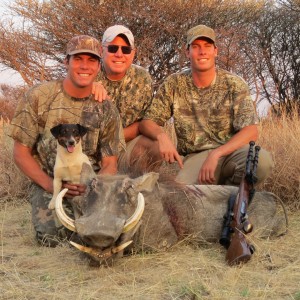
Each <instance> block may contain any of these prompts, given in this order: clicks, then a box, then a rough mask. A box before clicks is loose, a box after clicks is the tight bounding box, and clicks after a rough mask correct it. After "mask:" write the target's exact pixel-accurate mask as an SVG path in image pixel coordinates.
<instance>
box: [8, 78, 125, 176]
mask: <svg viewBox="0 0 300 300" xmlns="http://www.w3.org/2000/svg"><path fill="white" fill-rule="evenodd" d="M92 97H93V96H90V97H87V98H83V99H77V98H73V97H70V96H69V95H67V94H66V93H65V92H64V90H63V86H62V81H51V82H47V83H43V84H39V85H36V86H34V87H33V88H31V89H30V90H29V91H28V92H27V93H26V94H25V96H24V98H23V99H22V100H21V101H20V103H19V104H18V107H17V109H16V112H15V115H14V118H13V119H12V121H11V127H10V132H9V135H10V136H11V137H12V138H13V139H14V140H17V141H19V142H20V143H22V144H24V145H25V146H27V147H30V148H32V149H33V155H34V157H35V159H36V160H37V161H38V162H39V164H40V165H41V167H42V168H43V170H44V171H46V172H47V173H48V174H49V175H50V176H53V167H54V163H55V157H56V140H55V139H54V137H53V136H52V134H51V132H50V129H51V128H52V127H54V126H56V125H58V124H59V123H75V124H76V123H79V124H81V125H83V126H85V127H87V128H88V132H87V134H86V135H85V136H84V137H83V141H82V147H83V151H84V153H85V154H87V155H88V156H89V158H90V160H91V162H92V164H93V165H94V169H95V171H97V170H99V164H98V163H99V161H101V158H102V157H106V156H117V155H118V153H119V151H120V150H122V149H123V148H124V147H125V146H124V145H125V142H124V136H123V128H122V125H121V121H120V116H119V113H118V111H117V109H116V107H115V106H114V105H113V104H112V103H111V102H110V101H104V102H103V103H98V102H97V101H95V100H94V99H93V98H92Z"/></svg>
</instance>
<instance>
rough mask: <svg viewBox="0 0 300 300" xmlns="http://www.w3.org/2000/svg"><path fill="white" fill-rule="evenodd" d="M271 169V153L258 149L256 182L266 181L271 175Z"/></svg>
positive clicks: (272, 165)
mask: <svg viewBox="0 0 300 300" xmlns="http://www.w3.org/2000/svg"><path fill="white" fill-rule="evenodd" d="M273 167H274V162H273V159H272V155H271V153H270V152H268V151H266V150H264V149H260V151H259V156H258V164H257V172H256V175H257V182H258V183H260V182H263V181H264V180H265V179H267V178H268V177H269V176H270V175H271V173H272V170H273Z"/></svg>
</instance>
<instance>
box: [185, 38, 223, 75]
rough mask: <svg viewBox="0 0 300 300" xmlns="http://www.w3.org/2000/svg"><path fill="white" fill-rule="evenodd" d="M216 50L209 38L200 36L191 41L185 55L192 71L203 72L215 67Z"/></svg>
mask: <svg viewBox="0 0 300 300" xmlns="http://www.w3.org/2000/svg"><path fill="white" fill-rule="evenodd" d="M217 53H218V50H217V48H216V47H215V45H214V44H213V43H212V42H211V41H210V40H209V39H204V38H200V39H197V40H195V41H193V42H192V44H191V45H190V46H189V49H187V50H186V55H187V57H188V58H189V60H190V63H191V68H192V71H193V72H205V71H210V70H213V69H214V68H215V61H216V57H217Z"/></svg>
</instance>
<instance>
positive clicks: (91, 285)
mask: <svg viewBox="0 0 300 300" xmlns="http://www.w3.org/2000/svg"><path fill="white" fill-rule="evenodd" d="M30 218H31V217H30V205H29V204H27V203H25V204H20V205H17V204H16V203H14V202H8V203H6V204H5V205H2V209H1V213H0V226H1V227H0V228H1V230H0V233H1V247H0V249H1V255H0V298H1V299H14V300H15V299H64V300H65V299H166V300H167V299H278V300H279V299H298V300H299V299H300V254H299V248H300V222H299V213H294V214H293V215H292V216H291V229H290V232H289V233H288V234H287V235H286V236H284V237H281V238H278V239H275V240H258V239H256V238H255V236H252V237H251V239H252V242H253V243H254V244H255V246H256V249H257V251H256V252H255V255H254V256H253V257H252V259H251V260H250V262H248V263H247V264H245V265H243V266H241V267H229V266H227V265H226V263H225V261H224V256H225V250H224V249H223V248H221V246H219V245H217V244H211V245H206V246H202V247H201V248H195V247H191V246H189V245H186V244H179V245H176V246H175V247H174V248H173V249H171V250H170V251H168V252H164V253H157V254H147V255H143V254H139V255H134V256H131V257H124V258H122V259H119V260H118V261H116V262H115V263H114V265H113V266H111V267H100V268H92V267H89V265H88V263H87V261H86V260H85V259H84V258H83V257H82V256H81V254H79V252H78V251H76V250H75V249H73V248H70V247H68V246H67V245H66V244H63V245H61V246H60V247H57V248H55V249H53V248H45V247H40V246H38V245H37V244H36V243H35V241H34V239H33V232H32V227H31V219H30Z"/></svg>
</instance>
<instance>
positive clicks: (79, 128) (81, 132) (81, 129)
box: [77, 124, 88, 137]
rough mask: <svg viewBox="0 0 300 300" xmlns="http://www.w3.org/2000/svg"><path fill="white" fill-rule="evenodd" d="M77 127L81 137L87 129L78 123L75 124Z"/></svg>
mask: <svg viewBox="0 0 300 300" xmlns="http://www.w3.org/2000/svg"><path fill="white" fill-rule="evenodd" d="M77 127H78V130H79V134H80V136H81V137H83V136H84V135H85V134H86V133H87V131H88V129H87V128H86V127H84V126H82V125H80V124H77Z"/></svg>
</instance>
